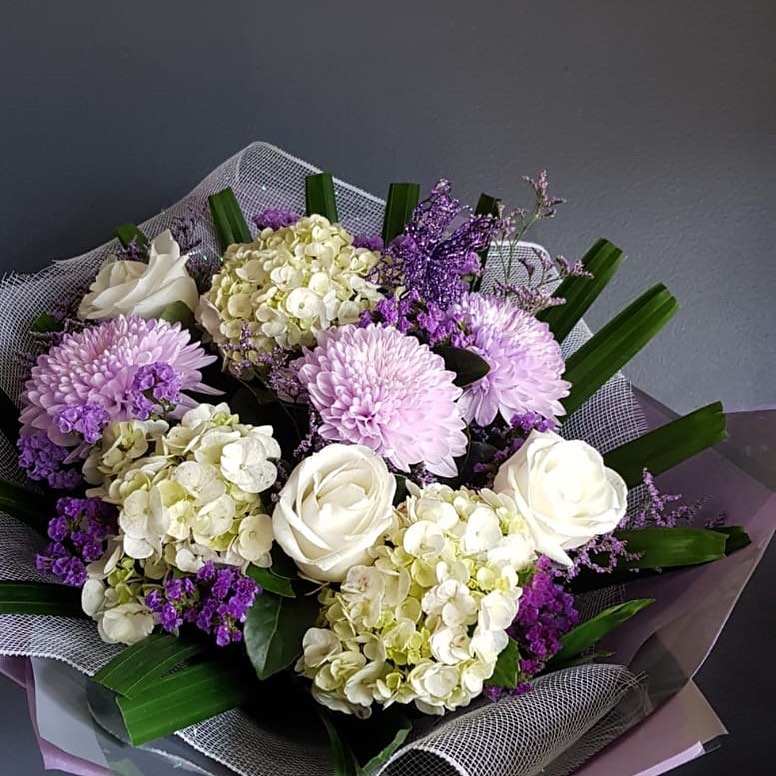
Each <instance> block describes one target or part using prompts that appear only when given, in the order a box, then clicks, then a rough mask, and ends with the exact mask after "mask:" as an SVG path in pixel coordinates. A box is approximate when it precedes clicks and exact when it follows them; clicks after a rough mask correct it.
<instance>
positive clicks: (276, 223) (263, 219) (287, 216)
mask: <svg viewBox="0 0 776 776" xmlns="http://www.w3.org/2000/svg"><path fill="white" fill-rule="evenodd" d="M300 218H301V216H299V215H297V214H296V213H294V211H293V210H288V209H287V208H284V207H268V208H266V209H265V210H262V211H261V213H259V214H258V215H256V216H254V217H253V223H254V224H256V226H257V227H258V228H259V229H272V230H274V231H277V230H278V229H282V228H283V227H284V226H293V225H294V224H295V223H296V222H297V221H298V220H299V219H300Z"/></svg>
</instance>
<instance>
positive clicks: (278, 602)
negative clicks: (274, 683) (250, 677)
mask: <svg viewBox="0 0 776 776" xmlns="http://www.w3.org/2000/svg"><path fill="white" fill-rule="evenodd" d="M317 616H318V601H317V599H316V598H315V596H307V597H304V596H303V597H300V598H284V597H282V596H278V595H274V594H272V593H263V594H262V595H260V596H257V597H256V600H255V601H254V603H253V606H252V607H251V608H250V609H249V611H248V619H247V620H246V622H245V630H244V640H245V649H246V651H247V653H248V657H249V658H250V660H251V663H252V664H253V667H254V669H256V674H257V675H258V677H259V679H267V678H268V677H270V676H272V675H273V674H276V673H278V672H279V671H282V670H283V669H284V668H288V666H290V665H291V664H292V663H293V662H294V660H296V658H297V657H299V655H300V654H301V653H302V637H303V636H304V634H305V632H306V631H307V629H308V628H311V627H312V626H313V625H314V624H315V620H316V618H317Z"/></svg>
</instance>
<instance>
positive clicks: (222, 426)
mask: <svg viewBox="0 0 776 776" xmlns="http://www.w3.org/2000/svg"><path fill="white" fill-rule="evenodd" d="M279 457H280V446H279V445H278V443H277V440H275V438H274V437H273V436H272V428H271V427H270V426H250V425H247V424H243V423H240V419H239V417H238V416H237V415H234V414H232V412H231V411H230V409H229V407H228V405H226V404H219V405H217V406H213V405H209V404H201V405H199V406H198V407H196V408H195V409H192V410H189V411H188V412H187V413H186V414H185V415H184V416H183V418H182V419H181V421H180V423H179V424H178V425H175V426H173V427H172V428H170V427H168V425H167V424H166V423H164V422H147V421H146V422H144V421H127V422H122V423H114V424H111V425H110V426H108V427H107V428H106V430H105V432H104V433H103V437H102V442H101V444H100V445H98V446H97V447H96V448H95V450H94V451H93V452H92V454H91V455H90V457H89V459H88V460H87V461H86V462H85V464H84V469H85V471H87V472H88V476H89V481H90V482H92V483H93V484H95V485H97V487H95V488H92V489H91V490H90V491H88V493H89V495H90V496H99V497H100V498H102V499H103V500H104V501H107V502H108V503H111V504H116V505H117V506H118V508H119V518H118V522H119V529H120V530H119V536H118V538H117V541H118V542H119V545H120V548H119V550H120V551H119V555H120V556H121V557H125V558H128V559H131V560H132V561H133V562H134V561H140V562H141V566H142V567H143V569H144V570H145V571H146V572H148V571H149V570H152V571H153V572H154V573H153V574H152V576H153V577H154V578H161V577H162V576H163V575H164V573H165V572H166V571H168V570H170V569H178V570H180V571H184V572H188V573H191V572H196V571H198V570H199V569H200V568H201V567H202V566H203V565H204V564H205V563H206V562H207V561H209V560H211V561H214V562H216V563H225V564H228V565H233V566H240V567H241V568H245V567H247V565H248V564H249V563H254V564H256V565H258V566H269V565H270V556H269V551H270V549H271V547H272V543H273V540H274V537H273V532H272V521H271V519H270V517H269V515H267V514H266V512H265V503H264V502H263V501H262V497H261V494H262V493H263V492H265V491H266V490H267V489H268V488H270V487H271V486H272V485H273V484H274V482H275V480H276V478H277V468H276V466H275V463H274V461H275V460H277V459H278V458H279ZM113 563H114V565H115V560H114V561H113ZM101 571H102V569H100V568H99V567H97V571H96V572H95V575H96V576H100V572H101ZM103 576H104V575H103ZM92 587H94V586H92Z"/></svg>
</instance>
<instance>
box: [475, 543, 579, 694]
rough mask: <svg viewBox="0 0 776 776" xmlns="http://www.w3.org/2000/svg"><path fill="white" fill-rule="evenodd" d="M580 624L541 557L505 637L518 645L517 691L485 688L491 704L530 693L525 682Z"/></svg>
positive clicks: (567, 596) (568, 598) (568, 597)
mask: <svg viewBox="0 0 776 776" xmlns="http://www.w3.org/2000/svg"><path fill="white" fill-rule="evenodd" d="M578 622H579V612H578V611H577V610H576V608H575V607H574V596H573V595H571V594H570V593H568V592H566V590H564V588H563V586H562V585H560V584H558V583H557V582H556V581H555V567H554V565H553V563H552V561H551V560H550V559H549V558H547V557H545V556H542V557H540V558H539V560H538V561H537V563H536V569H535V571H534V573H533V576H532V577H531V580H530V582H529V583H528V584H527V585H525V586H524V587H523V594H522V596H521V597H520V607H519V608H518V610H517V616H516V617H515V619H514V621H513V622H512V625H511V626H510V627H509V628H508V629H507V633H508V634H509V635H510V636H511V637H512V638H513V639H514V640H515V641H516V642H517V646H518V650H519V652H520V664H519V668H520V676H519V679H518V684H517V687H515V688H505V687H488V688H486V691H485V692H486V694H487V696H488V697H489V698H490V699H491V700H498V699H499V698H501V697H503V696H505V695H520V694H521V693H523V692H525V691H526V690H529V689H530V685H529V684H528V681H529V680H530V679H532V678H533V677H534V676H536V675H537V674H538V673H539V672H540V671H541V670H542V669H543V668H544V666H545V664H546V663H547V661H548V660H549V659H550V658H551V657H552V656H553V655H555V654H556V653H557V652H558V651H559V650H560V648H561V646H562V644H561V637H562V636H564V635H565V634H566V633H568V632H569V631H570V630H571V629H572V628H573V627H574V626H575V625H576V624H577V623H578Z"/></svg>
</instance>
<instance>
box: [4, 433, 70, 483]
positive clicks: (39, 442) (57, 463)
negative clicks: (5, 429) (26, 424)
mask: <svg viewBox="0 0 776 776" xmlns="http://www.w3.org/2000/svg"><path fill="white" fill-rule="evenodd" d="M16 445H17V447H18V449H19V466H21V468H22V469H24V472H25V473H26V475H27V476H28V477H29V478H30V479H31V480H44V481H45V482H47V483H48V485H49V487H51V488H54V490H72V489H73V488H75V487H77V486H78V484H79V483H80V482H81V473H80V472H79V471H78V469H77V468H75V467H69V466H67V465H66V463H65V461H66V459H67V457H68V455H69V454H70V452H71V451H70V450H68V448H66V447H62V446H61V445H58V444H56V443H55V442H52V441H51V440H50V439H49V438H48V435H47V434H46V432H45V431H32V432H30V433H25V434H22V435H21V436H20V437H19V439H18V441H17V443H16Z"/></svg>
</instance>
